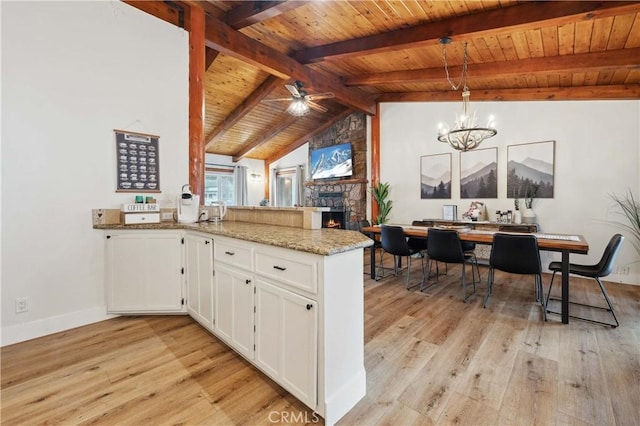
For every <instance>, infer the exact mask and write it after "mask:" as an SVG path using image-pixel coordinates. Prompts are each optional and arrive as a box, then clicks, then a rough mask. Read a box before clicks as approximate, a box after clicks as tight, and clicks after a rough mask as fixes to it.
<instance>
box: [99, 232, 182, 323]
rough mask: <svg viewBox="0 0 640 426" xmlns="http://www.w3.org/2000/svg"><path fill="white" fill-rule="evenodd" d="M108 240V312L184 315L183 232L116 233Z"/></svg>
mask: <svg viewBox="0 0 640 426" xmlns="http://www.w3.org/2000/svg"><path fill="white" fill-rule="evenodd" d="M106 239H107V242H106V262H105V273H106V288H107V312H109V313H174V312H184V307H183V303H182V301H183V279H182V278H183V276H182V242H181V239H182V234H181V233H180V232H172V231H143V232H135V231H117V232H116V231H114V232H109V233H107V234H106Z"/></svg>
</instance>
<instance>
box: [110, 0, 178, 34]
mask: <svg viewBox="0 0 640 426" xmlns="http://www.w3.org/2000/svg"><path fill="white" fill-rule="evenodd" d="M122 1H123V2H124V3H126V4H128V5H129V6H133V7H135V8H136V9H140V10H141V11H143V12H146V13H148V14H149V15H153V16H155V17H156V18H160V19H162V20H163V21H166V22H169V23H170V24H173V25H176V26H178V27H183V26H184V22H183V20H184V15H183V13H184V11H183V10H182V9H180V8H178V7H174V6H172V5H171V4H169V3H165V2H163V1H142V0H122Z"/></svg>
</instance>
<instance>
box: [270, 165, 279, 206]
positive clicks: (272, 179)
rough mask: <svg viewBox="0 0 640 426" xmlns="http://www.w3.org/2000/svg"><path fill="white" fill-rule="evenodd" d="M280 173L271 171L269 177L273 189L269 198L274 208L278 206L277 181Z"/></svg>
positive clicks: (275, 170)
mask: <svg viewBox="0 0 640 426" xmlns="http://www.w3.org/2000/svg"><path fill="white" fill-rule="evenodd" d="M277 173H278V170H277V169H271V174H270V175H269V180H270V186H271V189H270V191H269V197H270V198H271V200H270V201H271V203H270V205H271V206H273V207H276V206H277V204H278V203H277V202H276V200H277V197H276V181H277V177H276V174H277Z"/></svg>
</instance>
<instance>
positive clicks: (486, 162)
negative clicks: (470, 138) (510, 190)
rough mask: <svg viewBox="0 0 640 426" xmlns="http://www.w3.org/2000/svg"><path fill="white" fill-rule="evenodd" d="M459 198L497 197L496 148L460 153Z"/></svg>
mask: <svg viewBox="0 0 640 426" xmlns="http://www.w3.org/2000/svg"><path fill="white" fill-rule="evenodd" d="M460 198H498V148H488V149H474V150H471V151H466V152H461V153H460Z"/></svg>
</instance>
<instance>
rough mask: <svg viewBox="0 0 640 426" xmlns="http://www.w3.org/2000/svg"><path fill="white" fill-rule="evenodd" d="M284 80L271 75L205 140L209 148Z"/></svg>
mask: <svg viewBox="0 0 640 426" xmlns="http://www.w3.org/2000/svg"><path fill="white" fill-rule="evenodd" d="M282 84H283V80H281V79H279V78H277V77H274V76H272V75H270V76H269V77H267V79H266V80H265V81H264V82H263V83H262V84H261V85H260V86H259V87H258V88H257V89H256V90H254V91H253V93H252V94H251V95H249V96H248V97H247V98H246V99H244V100H243V101H242V102H241V103H240V105H238V106H237V107H236V108H235V109H234V110H233V111H232V112H231V114H229V115H228V116H227V117H226V118H225V119H224V120H223V121H222V122H221V123H220V124H218V126H217V127H216V128H215V129H213V131H212V132H211V133H210V134H209V135H207V137H206V138H205V140H206V143H207V148H208V147H210V146H211V145H212V144H213V143H214V142H215V141H216V140H217V139H218V138H220V137H222V135H224V133H225V132H226V131H227V130H229V129H230V128H232V127H233V126H234V125H235V124H236V123H237V122H238V121H240V120H241V119H242V117H244V116H245V115H246V114H247V113H248V112H249V111H251V109H253V108H254V107H255V106H256V105H258V104H259V103H260V101H261V100H263V99H264V98H265V97H267V96H268V95H269V93H271V92H272V91H273V90H274V89H275V88H277V87H280V86H281V85H282Z"/></svg>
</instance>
